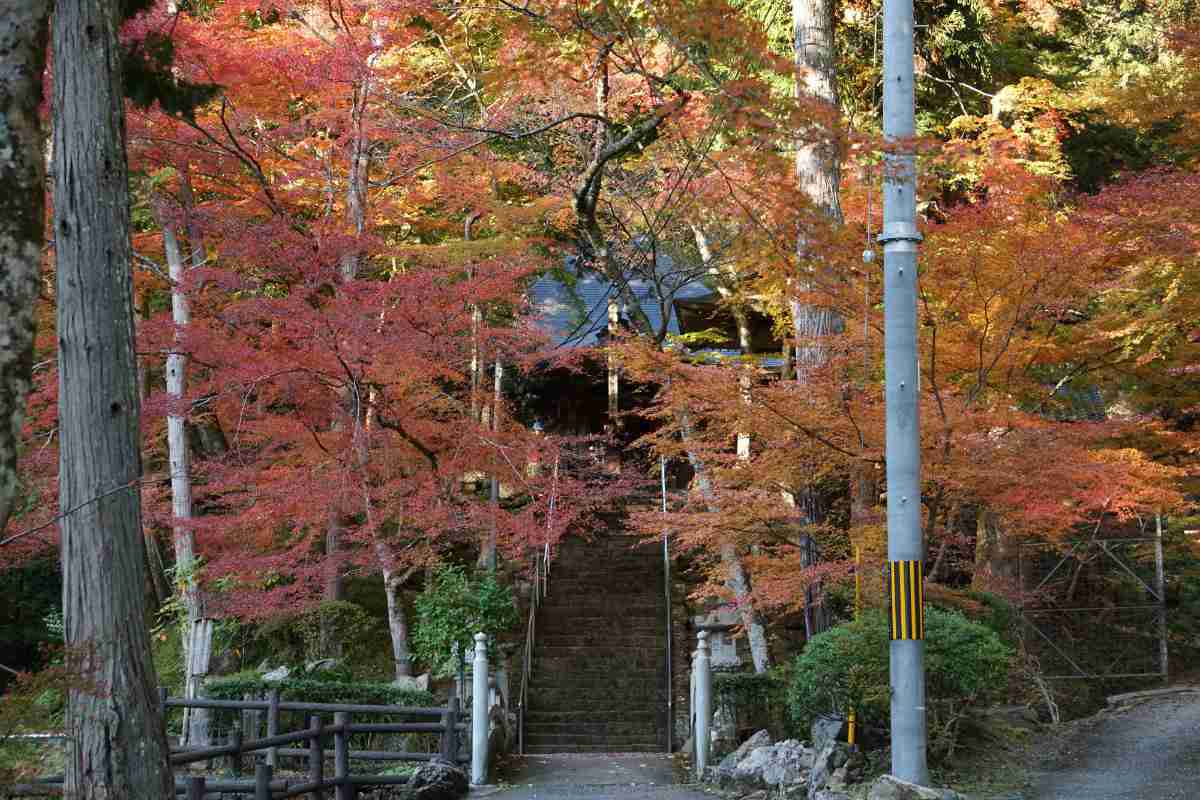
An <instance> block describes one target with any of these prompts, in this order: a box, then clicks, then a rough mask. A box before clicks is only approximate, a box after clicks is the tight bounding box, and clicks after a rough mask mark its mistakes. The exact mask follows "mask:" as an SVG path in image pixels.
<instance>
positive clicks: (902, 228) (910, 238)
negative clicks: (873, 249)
mask: <svg viewBox="0 0 1200 800" xmlns="http://www.w3.org/2000/svg"><path fill="white" fill-rule="evenodd" d="M924 238H925V237H923V236H922V235H921V232H920V231H919V230H917V225H916V223H914V222H885V223H883V230H881V231H880V232H879V236H877V237H876V238H875V241H877V242H879V243H881V244H883V245H884V246H885V247H886V246H887V244H888V243H889V242H919V241H921V240H922V239H924Z"/></svg>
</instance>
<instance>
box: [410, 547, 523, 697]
mask: <svg viewBox="0 0 1200 800" xmlns="http://www.w3.org/2000/svg"><path fill="white" fill-rule="evenodd" d="M416 609H417V624H416V629H415V630H414V631H413V637H412V647H413V652H414V653H415V654H416V655H417V657H418V658H420V659H421V661H422V662H423V663H425V664H427V665H428V666H429V668H430V670H431V671H432V672H433V673H434V674H435V675H443V676H444V675H453V674H454V673H455V672H456V671H457V669H458V660H457V659H455V658H454V654H455V653H456V652H457V653H459V654H461V655H463V656H465V657H466V658H467V660H468V661H469V660H470V653H472V652H473V651H474V647H475V644H474V640H475V634H476V633H479V632H480V631H482V632H483V633H486V634H487V635H488V637H489V638H488V648H489V650H492V649H493V648H494V646H495V637H496V635H497V634H500V633H504V632H505V631H507V630H509V629H511V628H513V627H515V626H516V624H517V622H518V621H519V618H518V615H517V605H516V602H515V601H514V600H513V594H512V589H511V588H510V587H508V586H505V585H503V584H501V583H500V581H499V580H498V579H497V578H496V575H495V574H494V573H491V572H483V573H479V574H476V575H474V576H472V575H470V574H468V573H467V571H466V569H465V568H464V567H460V566H455V565H446V566H442V567H438V568H437V569H436V570H435V571H434V573H433V576H432V577H431V579H430V581H429V583H428V584H427V585H426V587H425V591H423V592H422V593H421V594H420V595H418V596H417V600H416ZM494 657H495V653H494V652H490V653H489V658H494Z"/></svg>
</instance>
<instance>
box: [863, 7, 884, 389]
mask: <svg viewBox="0 0 1200 800" xmlns="http://www.w3.org/2000/svg"><path fill="white" fill-rule="evenodd" d="M882 16H883V15H882V11H879V12H876V14H875V20H874V22H875V24H874V25H873V26H872V31H871V69H872V71H875V70H878V69H879V24H880V19H881V18H882ZM878 89H879V82H878V81H873V82H872V88H871V109H872V110H874V108H875V105H876V99H875V98H876V96H877V91H878ZM863 172H864V173H866V174H865V176H864V182H865V183H866V189H867V224H866V232H865V240H864V242H863V254H862V257H863V264H864V266H869V265H870V264H871V263H872V262H873V261H874V260H875V246H874V243H873V234H872V228H873V223H874V219H873V215H872V209H871V189H872V188H873V187H874V185H875V182H874V179H875V176H874V174H873V170H872V169H871V161H870V159H869V158H868V160H867V162H866V165H865V166H864V167H863ZM870 317H871V271H870V270H869V269H865V268H864V269H863V380H864V381H865V380H866V379H867V375H868V374H869V372H870V369H871V344H870V336H871V326H870Z"/></svg>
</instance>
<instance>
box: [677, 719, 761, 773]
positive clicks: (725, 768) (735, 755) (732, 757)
mask: <svg viewBox="0 0 1200 800" xmlns="http://www.w3.org/2000/svg"><path fill="white" fill-rule="evenodd" d="M770 744H771V734H769V733H767V732H766V731H765V730H763V731H759V732H758V733H756V734H754V735H753V736H751V737H750V738H749V739H747V740H746V741H744V742H742V743H741V745H739V746H738V749H737V750H734V751H733V752H732V753H730V754H729V755H727V756H725V757H724V758H723V759H721V763H720V764H718V765H717V770H716V774H717V775H718V777H724V778H732V777H733V770H734V769H735V768H736V767H737V765H738V762H739V761H741V760H742V759H743V758H745V757H746V756H748V755H750V751H751V750H754V749H757V748H759V747H767V746H769V745H770ZM684 752H687V751H686V750H685V751H684Z"/></svg>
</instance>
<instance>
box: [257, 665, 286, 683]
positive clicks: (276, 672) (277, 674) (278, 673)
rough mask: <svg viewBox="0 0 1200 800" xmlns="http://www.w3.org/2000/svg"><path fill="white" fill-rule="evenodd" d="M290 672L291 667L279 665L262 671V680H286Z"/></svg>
mask: <svg viewBox="0 0 1200 800" xmlns="http://www.w3.org/2000/svg"><path fill="white" fill-rule="evenodd" d="M291 674H292V668H291V667H288V666H279V667H276V668H275V669H273V670H271V671H269V672H264V673H263V680H264V681H286V680H287V679H288V676H290V675H291Z"/></svg>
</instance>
